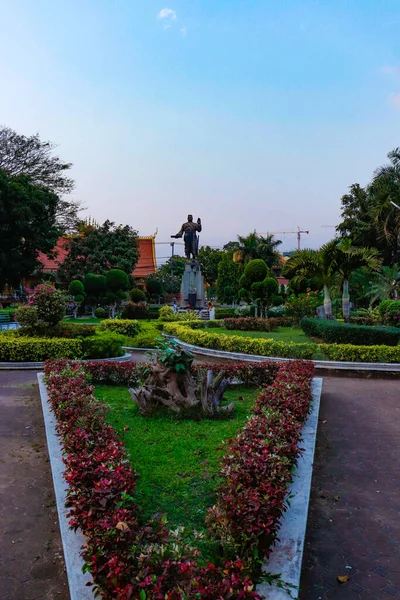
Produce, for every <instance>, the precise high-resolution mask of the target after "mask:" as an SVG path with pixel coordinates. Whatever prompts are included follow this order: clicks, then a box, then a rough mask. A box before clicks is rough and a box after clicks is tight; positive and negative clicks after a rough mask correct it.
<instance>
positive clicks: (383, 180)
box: [368, 148, 400, 259]
mask: <svg viewBox="0 0 400 600" xmlns="http://www.w3.org/2000/svg"><path fill="white" fill-rule="evenodd" d="M388 158H389V159H390V163H389V164H387V165H383V166H382V167H379V168H378V169H376V171H375V173H374V176H373V179H372V182H371V184H370V185H369V187H368V193H369V195H370V197H371V199H372V202H373V206H374V208H373V215H374V218H375V222H376V226H377V229H378V235H379V236H380V238H381V239H384V240H385V241H386V242H387V243H388V244H389V246H391V247H392V256H393V255H394V256H395V257H397V259H399V258H400V210H398V208H396V206H394V204H393V202H394V203H395V204H397V205H399V204H400V148H395V149H394V150H392V151H391V152H389V154H388Z"/></svg>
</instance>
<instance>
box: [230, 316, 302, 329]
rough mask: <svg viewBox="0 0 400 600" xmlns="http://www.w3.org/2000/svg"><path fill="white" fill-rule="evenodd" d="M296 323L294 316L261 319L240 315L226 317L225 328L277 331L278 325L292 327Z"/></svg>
mask: <svg viewBox="0 0 400 600" xmlns="http://www.w3.org/2000/svg"><path fill="white" fill-rule="evenodd" d="M293 324H294V320H293V318H292V317H271V318H269V319H261V318H258V317H238V318H235V319H224V327H225V329H230V330H236V331H267V332H270V331H275V329H277V327H291V326H292V325H293Z"/></svg>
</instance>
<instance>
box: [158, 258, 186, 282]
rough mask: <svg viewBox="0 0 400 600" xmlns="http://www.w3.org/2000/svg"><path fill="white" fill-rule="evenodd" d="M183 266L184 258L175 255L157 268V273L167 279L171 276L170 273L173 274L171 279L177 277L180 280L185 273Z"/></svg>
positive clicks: (184, 263)
mask: <svg viewBox="0 0 400 600" xmlns="http://www.w3.org/2000/svg"><path fill="white" fill-rule="evenodd" d="M185 265H186V258H184V257H183V256H179V255H178V254H176V255H175V256H171V258H170V259H169V260H167V262H166V263H165V264H164V265H162V266H161V267H160V268H159V270H158V272H159V273H160V275H161V276H162V277H166V276H168V277H169V276H171V273H173V277H177V278H178V279H179V280H180V279H182V275H183V273H184V272H185Z"/></svg>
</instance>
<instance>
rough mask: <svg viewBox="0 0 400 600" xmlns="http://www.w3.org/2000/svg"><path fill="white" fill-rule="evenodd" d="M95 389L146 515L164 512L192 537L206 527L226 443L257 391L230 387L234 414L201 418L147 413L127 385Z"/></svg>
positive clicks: (235, 431) (144, 516)
mask: <svg viewBox="0 0 400 600" xmlns="http://www.w3.org/2000/svg"><path fill="white" fill-rule="evenodd" d="M95 393H96V397H97V398H98V399H99V400H101V401H102V402H105V403H106V404H107V405H108V406H109V411H108V413H107V421H108V422H109V423H110V424H111V425H112V426H113V427H114V428H115V429H116V431H117V432H118V435H119V437H120V439H121V440H122V441H123V442H124V443H125V446H126V450H127V452H128V454H129V456H130V460H131V463H132V467H133V468H134V469H135V471H137V472H138V473H139V477H138V481H137V492H136V501H137V503H138V505H139V506H140V509H141V511H142V516H143V521H146V520H148V519H149V518H151V516H152V515H154V514H155V513H161V514H166V515H167V518H168V524H169V527H170V528H172V529H173V528H176V527H177V526H179V525H183V526H185V529H186V532H187V535H188V537H189V538H192V537H193V534H194V531H199V532H204V530H205V521H204V519H205V516H206V512H207V508H209V507H210V506H212V505H213V504H214V501H215V493H216V489H217V486H218V484H219V482H220V476H219V468H220V461H221V456H222V452H221V449H220V448H221V444H222V442H223V441H225V440H227V439H229V438H231V437H232V436H234V435H235V434H236V433H237V431H238V430H239V429H240V428H241V427H242V425H243V424H244V422H245V421H246V417H247V416H248V414H249V411H250V407H251V406H252V404H253V402H254V400H255V398H256V396H257V393H258V391H257V390H256V389H249V388H244V387H242V386H240V387H239V386H235V387H232V388H230V389H228V390H227V391H226V393H225V397H226V399H227V400H229V401H232V400H233V401H235V407H236V409H235V412H234V414H233V415H232V416H231V417H229V418H225V419H203V420H199V421H194V420H189V419H179V420H177V418H176V416H174V415H171V414H166V415H162V416H161V415H159V416H152V417H143V416H141V415H140V413H139V411H138V409H137V407H136V405H135V404H134V403H133V402H132V400H131V397H130V395H129V392H128V390H127V389H126V388H123V387H114V386H98V387H96V392H95ZM238 397H240V398H241V399H240V400H238ZM125 428H128V429H127V430H126V431H125ZM204 550H206V551H207V549H206V548H203V551H204Z"/></svg>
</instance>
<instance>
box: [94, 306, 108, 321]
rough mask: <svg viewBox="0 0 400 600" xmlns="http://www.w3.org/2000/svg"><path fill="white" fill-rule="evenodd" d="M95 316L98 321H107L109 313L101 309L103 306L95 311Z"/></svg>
mask: <svg viewBox="0 0 400 600" xmlns="http://www.w3.org/2000/svg"><path fill="white" fill-rule="evenodd" d="M94 316H95V317H96V319H105V318H106V317H107V311H106V310H104V308H101V306H99V307H98V308H96V310H95V311H94Z"/></svg>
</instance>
